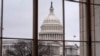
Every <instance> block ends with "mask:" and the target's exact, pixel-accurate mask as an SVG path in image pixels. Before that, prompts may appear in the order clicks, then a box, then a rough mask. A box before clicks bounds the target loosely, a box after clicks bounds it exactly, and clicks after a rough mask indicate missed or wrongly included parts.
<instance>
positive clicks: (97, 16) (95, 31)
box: [80, 0, 100, 56]
mask: <svg viewBox="0 0 100 56" xmlns="http://www.w3.org/2000/svg"><path fill="white" fill-rule="evenodd" d="M80 1H85V0H80ZM90 1H91V3H95V4H96V3H98V4H100V0H90ZM87 24H88V23H86V5H85V4H80V40H81V41H86V40H87V37H86V36H87V32H86V25H87ZM91 35H92V41H100V6H97V5H91ZM80 45H81V47H80V56H86V54H87V48H86V44H85V43H83V42H82V43H81V44H80ZM99 47H100V44H99V43H97V42H92V56H100V54H99V53H100V48H99Z"/></svg>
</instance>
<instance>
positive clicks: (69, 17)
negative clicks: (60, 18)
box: [65, 1, 80, 40]
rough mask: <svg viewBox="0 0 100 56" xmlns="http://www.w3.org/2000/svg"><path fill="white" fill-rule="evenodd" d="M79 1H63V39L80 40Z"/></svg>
mask: <svg viewBox="0 0 100 56" xmlns="http://www.w3.org/2000/svg"><path fill="white" fill-rule="evenodd" d="M79 28H80V26H79V3H75V2H68V1H65V40H80V37H79V36H80V31H79V30H80V29H79Z"/></svg>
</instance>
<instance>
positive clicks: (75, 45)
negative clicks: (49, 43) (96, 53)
mask: <svg viewBox="0 0 100 56" xmlns="http://www.w3.org/2000/svg"><path fill="white" fill-rule="evenodd" d="M86 48H87V45H86V42H79V41H77V42H75V41H70V42H69V41H65V49H64V51H65V56H87V54H86V53H87V52H86ZM83 50H85V51H83Z"/></svg>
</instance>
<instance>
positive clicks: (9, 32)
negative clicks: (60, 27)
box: [3, 0, 79, 40]
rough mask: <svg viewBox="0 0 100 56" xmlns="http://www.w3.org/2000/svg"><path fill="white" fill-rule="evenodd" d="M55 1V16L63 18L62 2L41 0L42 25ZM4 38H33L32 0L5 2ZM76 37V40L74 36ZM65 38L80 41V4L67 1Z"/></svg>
mask: <svg viewBox="0 0 100 56" xmlns="http://www.w3.org/2000/svg"><path fill="white" fill-rule="evenodd" d="M51 1H53V7H54V12H55V15H56V16H57V17H58V18H59V20H60V21H62V20H63V18H62V0H39V31H40V25H41V24H42V23H43V20H44V19H45V17H47V16H48V13H49V8H50V2H51ZM3 28H4V30H3V36H4V37H18V38H32V0H24V1H23V0H4V27H3ZM74 35H76V38H74V37H73V36H74ZM65 37H66V39H67V40H79V4H78V3H73V2H68V1H65Z"/></svg>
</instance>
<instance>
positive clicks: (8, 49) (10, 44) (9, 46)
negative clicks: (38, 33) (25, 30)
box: [2, 39, 33, 56]
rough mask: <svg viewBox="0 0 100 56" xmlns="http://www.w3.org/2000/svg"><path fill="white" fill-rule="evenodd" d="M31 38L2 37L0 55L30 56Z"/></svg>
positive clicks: (31, 49)
mask: <svg viewBox="0 0 100 56" xmlns="http://www.w3.org/2000/svg"><path fill="white" fill-rule="evenodd" d="M32 43H33V42H32V40H28V39H26V40H22V39H21V40H20V39H3V44H2V56H32V51H33V48H32Z"/></svg>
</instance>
